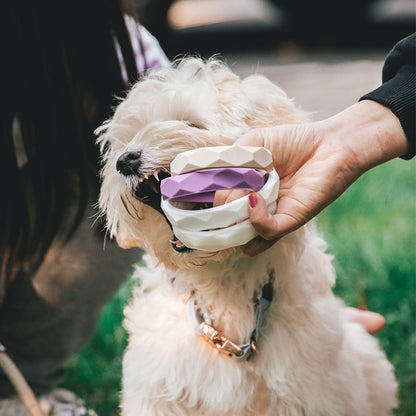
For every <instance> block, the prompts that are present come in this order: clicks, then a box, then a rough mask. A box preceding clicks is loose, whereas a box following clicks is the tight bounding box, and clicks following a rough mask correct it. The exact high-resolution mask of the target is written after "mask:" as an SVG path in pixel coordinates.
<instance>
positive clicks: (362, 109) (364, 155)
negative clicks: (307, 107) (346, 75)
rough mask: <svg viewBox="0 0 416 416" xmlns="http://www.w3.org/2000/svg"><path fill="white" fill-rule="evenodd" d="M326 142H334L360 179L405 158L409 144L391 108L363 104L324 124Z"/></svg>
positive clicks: (360, 103) (352, 107) (356, 105)
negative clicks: (395, 159) (380, 167)
mask: <svg viewBox="0 0 416 416" xmlns="http://www.w3.org/2000/svg"><path fill="white" fill-rule="evenodd" d="M322 127H323V129H324V135H323V137H325V139H328V140H331V141H332V140H334V141H335V142H338V143H332V145H334V144H335V146H336V147H337V148H338V149H340V151H342V152H343V159H344V161H346V163H347V164H348V166H349V168H350V169H351V170H352V171H355V172H356V173H357V176H359V175H361V174H362V173H364V172H365V171H367V170H368V169H371V168H373V167H374V166H377V165H379V164H381V163H384V162H387V161H388V160H391V159H394V158H395V157H399V156H402V155H404V154H406V152H407V150H408V143H407V139H406V136H405V133H404V131H403V129H402V127H401V124H400V121H399V119H398V118H397V117H396V116H395V115H394V114H393V113H392V112H391V111H390V109H389V108H387V107H385V106H383V105H381V104H379V103H377V102H375V101H371V100H363V101H360V102H358V103H356V104H354V105H352V106H351V107H349V108H347V109H346V110H344V111H342V112H341V113H339V114H337V115H335V116H333V117H331V118H329V119H327V120H325V121H323V122H322Z"/></svg>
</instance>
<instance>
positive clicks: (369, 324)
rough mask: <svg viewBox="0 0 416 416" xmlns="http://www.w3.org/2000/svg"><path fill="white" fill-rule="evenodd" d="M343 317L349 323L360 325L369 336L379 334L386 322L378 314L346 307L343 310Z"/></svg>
mask: <svg viewBox="0 0 416 416" xmlns="http://www.w3.org/2000/svg"><path fill="white" fill-rule="evenodd" d="M345 315H346V317H347V320H348V321H349V322H355V323H358V324H361V325H362V326H363V327H364V329H365V330H366V331H367V332H368V333H370V334H375V333H377V332H380V331H381V330H382V329H383V328H384V326H385V325H386V320H385V319H384V317H383V316H382V315H380V314H379V313H376V312H372V311H364V310H360V309H356V308H351V307H347V308H345Z"/></svg>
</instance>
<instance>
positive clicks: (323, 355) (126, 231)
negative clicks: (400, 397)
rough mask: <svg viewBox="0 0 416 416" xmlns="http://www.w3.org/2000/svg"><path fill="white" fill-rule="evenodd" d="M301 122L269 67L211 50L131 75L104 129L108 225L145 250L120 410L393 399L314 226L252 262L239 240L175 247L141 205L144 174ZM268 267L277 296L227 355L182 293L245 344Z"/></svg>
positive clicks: (239, 411)
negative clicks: (337, 292)
mask: <svg viewBox="0 0 416 416" xmlns="http://www.w3.org/2000/svg"><path fill="white" fill-rule="evenodd" d="M306 119H307V117H306V115H305V114H304V113H302V112H301V111H300V110H299V109H297V108H296V107H295V105H294V103H293V102H292V101H291V100H290V99H288V97H287V96H286V95H285V94H284V92H283V91H282V90H281V89H280V88H279V87H277V86H276V85H274V84H272V83H271V82H270V81H269V80H267V79H266V78H264V77H263V76H261V75H253V76H250V77H248V78H246V79H243V80H241V79H240V78H239V77H238V76H237V75H235V74H234V73H233V72H232V71H231V70H230V69H229V68H228V67H227V66H226V65H225V64H224V63H222V62H220V61H218V60H216V59H212V60H209V61H207V62H203V61H202V60H200V59H197V58H187V59H184V60H182V61H180V62H178V63H176V64H175V65H174V66H173V67H172V68H169V69H164V70H161V71H158V72H156V73H152V74H150V75H148V76H147V77H145V78H144V79H143V80H141V81H140V82H138V83H137V84H135V85H134V86H133V88H132V89H131V91H130V92H129V93H128V95H127V98H126V99H125V100H123V101H122V102H121V103H120V105H119V106H118V108H117V109H116V111H115V114H114V116H113V118H112V119H111V120H109V121H108V122H106V123H105V124H104V125H103V126H102V127H101V128H100V129H99V133H100V137H99V143H100V144H101V146H102V150H103V160H104V166H103V170H102V178H103V183H102V191H101V196H100V206H101V209H102V212H103V214H105V215H106V217H107V223H108V230H109V232H110V234H111V235H112V236H115V237H116V238H117V239H118V241H119V243H120V244H122V245H123V244H124V245H125V246H126V245H136V246H140V247H142V248H144V249H145V250H146V251H147V253H148V255H147V257H146V263H147V269H146V270H145V269H140V271H139V272H138V273H139V275H140V279H141V286H140V289H137V292H136V293H135V296H134V299H133V301H132V302H131V304H130V305H129V306H128V307H127V308H126V310H125V315H126V320H125V326H126V328H127V330H128V332H129V345H128V348H127V351H126V354H125V357H124V362H123V380H122V384H123V392H122V405H121V406H122V414H123V415H124V416H133V415H134V416H137V415H140V416H148V415H149V416H150V415H154V416H161V415H175V416H180V415H193V416H195V415H228V416H233V415H236V416H237V415H238V416H243V415H279V416H289V415H291V416H293V415H312V416H323V415H328V416H336V415H339V416H341V415H342V416H354V415H365V416H368V415H373V416H381V415H388V414H390V411H391V409H392V408H393V407H395V405H396V398H395V397H396V388H397V386H396V381H395V378H394V374H393V368H392V366H391V365H390V363H389V362H388V361H387V359H386V357H385V355H384V353H383V352H382V351H381V350H380V348H379V346H378V343H377V341H376V340H375V339H374V338H373V337H372V336H370V335H368V334H367V333H366V332H365V331H364V329H363V328H362V327H361V326H359V325H358V324H353V323H349V322H346V319H345V317H344V312H343V311H344V307H343V305H342V303H341V301H339V300H338V299H336V298H335V297H334V295H333V293H332V291H331V286H332V285H333V284H334V282H335V274H334V270H333V267H332V264H331V256H330V255H328V254H327V253H326V252H325V250H326V245H325V242H324V240H323V239H322V238H321V237H320V236H319V235H318V233H317V232H316V230H315V226H314V224H313V223H309V224H308V225H306V226H304V227H302V228H301V229H300V230H298V231H296V232H293V233H291V234H289V235H287V236H286V237H284V238H282V239H281V240H280V241H279V242H278V243H276V244H275V245H274V246H273V247H272V248H270V249H269V250H267V251H266V252H264V253H262V254H260V255H258V256H256V257H254V258H249V257H245V256H244V255H243V254H242V252H241V250H240V249H239V248H233V249H228V250H223V251H221V252H217V253H208V252H203V251H198V250H192V251H186V252H178V251H176V250H174V245H172V244H171V242H170V241H169V240H171V239H172V231H171V228H170V226H169V224H168V222H167V221H166V220H165V218H164V216H163V215H162V214H161V213H160V212H159V211H157V210H156V209H155V208H157V207H155V206H151V205H152V204H151V203H150V202H149V201H150V200H151V196H150V194H151V193H152V192H153V191H151V189H152V185H150V182H149V181H150V180H153V182H154V179H152V175H153V174H154V173H155V172H160V171H168V170H169V165H170V162H171V161H172V160H173V158H174V157H175V156H176V155H177V154H178V153H180V152H183V151H185V150H189V149H193V148H196V147H203V146H216V145H229V144H232V143H233V142H234V141H235V140H236V139H237V138H239V137H240V136H241V135H242V134H243V133H245V132H247V131H248V130H249V129H251V128H255V127H263V126H270V125H275V124H283V123H299V122H304V121H306ZM126 151H135V152H136V151H138V152H141V156H140V168H139V170H138V172H137V174H136V175H130V176H127V177H126V176H123V175H120V174H119V173H118V172H117V171H116V162H117V159H118V158H119V156H120V155H121V154H122V153H124V152H126ZM146 178H150V179H149V181H148V180H146ZM146 183H149V185H148V186H147V188H146ZM143 185H144V188H143ZM140 187H142V188H141V189H142V190H141V192H139V193H138V192H137V190H138V189H139V188H140ZM146 190H149V195H148V196H147V195H146ZM138 195H139V196H138ZM146 198H148V200H146ZM271 273H273V274H274V276H275V278H274V298H273V302H272V304H271V306H270V308H269V310H268V311H267V312H266V318H265V324H264V325H263V326H262V327H261V328H260V333H259V341H258V353H257V354H256V355H255V357H254V358H253V359H252V360H250V361H246V362H237V361H235V360H234V359H232V358H230V357H228V356H225V355H222V354H220V353H219V352H218V351H217V350H216V349H215V348H213V347H212V346H211V345H209V344H208V343H206V342H205V341H204V340H203V339H202V338H201V337H200V336H199V335H197V334H196V333H195V332H194V331H193V329H192V328H191V326H190V324H189V322H188V317H187V312H186V306H185V305H184V304H183V303H182V302H181V300H180V299H181V297H182V296H184V295H185V294H187V293H188V292H189V291H190V290H195V297H196V299H197V301H198V303H199V304H200V305H204V306H205V307H206V308H208V310H209V312H210V315H211V319H212V321H213V323H214V326H215V327H216V328H217V329H219V330H220V331H221V332H223V333H224V334H226V335H227V337H229V338H230V339H232V340H233V341H234V342H235V343H237V344H241V343H243V342H245V341H246V340H247V339H248V338H249V336H250V333H251V331H252V330H253V326H254V305H253V294H254V293H256V292H258V291H259V289H260V288H261V287H262V286H263V285H264V284H266V283H267V282H268V280H269V276H270V274H271Z"/></svg>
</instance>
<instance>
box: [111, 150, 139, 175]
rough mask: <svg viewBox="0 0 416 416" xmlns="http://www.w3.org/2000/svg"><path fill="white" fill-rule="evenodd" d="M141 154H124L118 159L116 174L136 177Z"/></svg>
mask: <svg viewBox="0 0 416 416" xmlns="http://www.w3.org/2000/svg"><path fill="white" fill-rule="evenodd" d="M141 155H142V153H141V152H125V153H123V154H122V155H121V156H120V157H119V158H118V159H117V164H116V169H117V172H119V173H121V174H123V175H124V176H128V175H136V174H137V172H138V170H139V167H140V165H141V161H140V156H141Z"/></svg>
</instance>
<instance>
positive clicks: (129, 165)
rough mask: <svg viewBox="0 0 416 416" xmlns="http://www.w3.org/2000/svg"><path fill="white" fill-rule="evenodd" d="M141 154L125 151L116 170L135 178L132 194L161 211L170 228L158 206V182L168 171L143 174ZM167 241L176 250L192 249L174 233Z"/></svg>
mask: <svg viewBox="0 0 416 416" xmlns="http://www.w3.org/2000/svg"><path fill="white" fill-rule="evenodd" d="M141 155H142V154H141V152H125V153H123V154H122V155H120V157H119V158H118V159H117V163H116V169H117V172H118V173H119V174H120V175H123V176H125V177H126V178H128V177H130V178H134V179H135V180H134V181H133V183H137V185H135V186H134V189H133V190H132V193H133V195H134V196H135V197H136V198H137V199H138V200H139V201H140V202H142V203H143V204H146V205H148V206H150V207H151V208H153V209H155V210H156V211H158V212H159V213H161V214H162V215H163V216H164V217H165V220H166V222H167V223H168V224H169V227H170V228H171V229H172V225H171V223H170V221H169V219H168V218H167V217H166V215H165V213H164V211H163V210H162V208H161V206H160V201H161V192H160V182H161V181H162V180H163V179H166V178H168V177H170V173H169V172H167V171H165V170H157V171H155V172H154V173H153V174H150V175H147V174H143V173H142V172H141V170H140V168H141V167H142V161H141ZM169 241H170V243H171V244H172V247H173V248H174V250H176V251H177V252H180V253H185V252H189V251H193V250H192V249H190V248H188V247H186V246H185V245H184V244H183V243H182V242H181V241H180V240H179V239H178V238H177V237H176V236H175V235H173V238H172V239H171V240H169Z"/></svg>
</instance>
